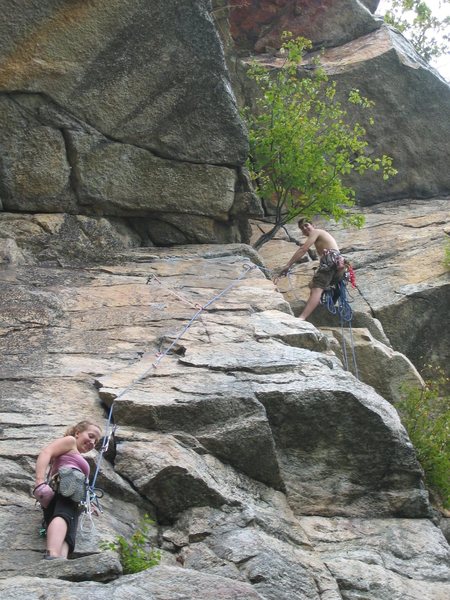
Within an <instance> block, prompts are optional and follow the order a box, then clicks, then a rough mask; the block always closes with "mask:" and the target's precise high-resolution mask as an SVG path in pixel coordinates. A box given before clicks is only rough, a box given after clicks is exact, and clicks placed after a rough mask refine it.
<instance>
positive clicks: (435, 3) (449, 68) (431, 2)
mask: <svg viewBox="0 0 450 600" xmlns="http://www.w3.org/2000/svg"><path fill="white" fill-rule="evenodd" d="M424 1H425V2H426V3H427V4H428V6H429V8H431V10H432V11H433V13H435V14H436V15H437V16H439V18H444V17H448V16H450V0H424ZM389 4H390V3H389V0H381V2H380V4H379V5H378V9H377V13H378V14H383V13H384V12H386V9H387V8H388V7H389ZM430 64H431V65H432V66H433V67H434V68H435V69H436V70H437V71H439V73H440V74H441V75H442V76H443V77H444V78H445V79H446V80H447V81H449V82H450V54H446V55H442V56H440V57H439V58H437V59H433V60H432V61H431V63H430Z"/></svg>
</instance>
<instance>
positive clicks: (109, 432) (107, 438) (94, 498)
mask: <svg viewBox="0 0 450 600" xmlns="http://www.w3.org/2000/svg"><path fill="white" fill-rule="evenodd" d="M242 268H243V271H242V273H241V274H240V275H239V276H238V277H237V278H236V279H234V280H233V281H232V282H231V283H230V284H229V285H228V286H227V287H226V288H224V289H223V290H222V291H221V292H219V293H218V294H216V295H215V296H213V297H212V298H211V299H210V300H208V302H206V304H204V305H200V304H194V303H193V302H191V301H190V300H188V299H187V298H184V297H183V296H182V295H181V294H179V293H178V292H175V291H174V290H172V289H171V288H169V287H168V286H166V285H165V284H163V283H162V281H161V280H160V279H159V278H158V277H156V276H155V275H153V274H152V275H149V277H148V278H147V282H146V283H147V285H148V284H149V283H152V282H156V283H158V284H159V285H160V286H162V287H164V288H165V289H166V290H167V291H169V292H170V293H171V294H173V295H174V296H176V297H177V298H178V299H180V300H181V301H183V302H185V303H187V304H189V305H190V306H192V307H194V308H196V312H195V314H194V315H193V316H192V317H191V319H189V321H188V323H187V324H186V325H185V326H184V327H183V328H182V330H181V331H180V332H179V333H178V335H177V336H176V337H175V339H174V340H173V341H172V342H171V343H170V345H169V346H168V347H167V348H166V350H165V351H164V352H159V353H158V355H157V359H156V360H155V361H154V362H153V363H152V364H151V365H150V367H149V368H148V369H146V370H145V371H144V372H143V373H141V374H140V375H139V376H138V377H136V378H135V379H133V380H132V381H131V382H130V384H129V385H127V386H126V387H125V388H123V389H122V390H121V391H120V393H119V394H118V395H117V396H116V397H115V398H114V400H113V401H112V403H111V406H110V408H109V413H108V418H107V422H106V427H105V435H104V436H103V442H102V447H101V448H100V450H99V455H98V459H97V463H96V468H95V472H94V476H93V478H92V482H91V484H90V485H89V486H88V487H87V490H86V497H85V499H84V500H83V501H82V502H81V503H80V508H81V509H82V511H83V514H82V515H81V517H80V530H81V532H84V533H90V532H92V531H93V530H95V525H94V522H93V519H92V514H93V513H95V512H97V511H98V512H101V513H102V512H103V510H102V508H101V505H100V502H99V499H100V498H102V497H103V490H101V489H100V488H97V487H96V482H97V477H98V474H99V471H100V466H101V464H102V461H103V457H104V454H105V453H106V452H107V451H108V448H109V444H110V442H111V438H112V437H113V436H114V433H115V431H116V429H117V425H116V424H113V423H112V421H113V413H114V404H115V402H116V401H117V400H119V398H121V397H122V396H124V395H125V394H126V393H127V392H128V391H129V390H130V389H131V388H132V387H134V386H135V385H136V384H138V383H139V382H140V381H142V380H143V379H145V378H146V377H148V375H149V374H150V373H151V371H152V370H153V369H155V368H157V367H158V365H159V363H160V362H161V361H162V360H163V358H164V357H166V356H167V355H168V354H169V352H170V351H171V350H172V349H173V348H174V346H175V345H176V344H177V342H178V341H179V340H180V339H181V338H182V337H183V335H184V334H185V333H186V332H187V331H188V329H189V328H190V327H191V326H192V325H193V323H194V322H195V321H196V320H197V319H198V318H199V316H200V315H201V314H202V313H203V312H204V311H205V310H207V309H208V308H209V307H210V306H211V304H213V302H216V301H217V300H218V299H219V298H221V297H222V296H224V295H225V294H226V293H227V292H228V291H229V290H230V289H231V288H233V287H234V286H235V285H236V284H237V283H238V282H239V281H241V280H242V279H243V278H244V277H245V276H246V275H247V274H248V273H249V272H250V271H252V270H254V269H257V268H259V269H263V268H262V267H259V266H258V265H255V264H252V263H244V264H243V267H242ZM263 270H267V269H263ZM86 521H88V524H87V523H86Z"/></svg>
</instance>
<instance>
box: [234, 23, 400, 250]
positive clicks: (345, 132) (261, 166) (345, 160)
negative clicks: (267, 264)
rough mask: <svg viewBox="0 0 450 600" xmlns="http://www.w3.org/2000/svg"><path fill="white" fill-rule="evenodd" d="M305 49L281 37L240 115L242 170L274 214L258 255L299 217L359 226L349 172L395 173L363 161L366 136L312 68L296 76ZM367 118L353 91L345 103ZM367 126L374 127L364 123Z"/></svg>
mask: <svg viewBox="0 0 450 600" xmlns="http://www.w3.org/2000/svg"><path fill="white" fill-rule="evenodd" d="M310 48H311V42H310V41H309V40H306V39H304V38H297V39H292V38H291V35H290V34H289V33H285V34H284V43H283V45H282V49H281V52H282V55H283V56H284V59H283V62H282V64H281V65H280V66H279V68H276V69H268V68H265V67H263V66H261V65H260V64H258V63H256V62H254V63H253V64H252V65H251V66H250V68H249V70H248V75H249V77H250V78H251V79H252V80H253V81H254V82H255V83H256V86H257V88H258V93H257V97H256V100H255V104H256V105H255V107H254V108H253V109H252V110H250V109H249V108H247V109H246V110H245V111H244V118H245V120H246V122H247V126H248V130H249V141H250V155H249V160H248V168H249V171H250V175H251V177H252V180H253V182H254V185H255V188H256V190H257V192H258V194H259V195H260V197H261V198H263V199H264V200H266V201H268V202H270V203H271V204H272V205H273V206H274V207H275V224H274V226H273V228H272V229H271V230H270V231H269V232H267V233H265V234H263V235H262V236H261V237H260V238H259V239H258V240H257V242H256V243H255V247H256V248H260V247H261V246H262V245H263V244H264V243H265V242H266V241H268V240H270V239H271V238H272V237H273V236H274V235H275V233H276V232H277V231H278V230H279V229H280V228H281V227H283V226H284V225H285V224H286V223H288V222H289V221H290V220H292V219H293V218H295V217H296V216H298V215H299V214H302V215H305V216H306V217H312V216H313V215H317V214H321V215H325V216H327V217H329V218H333V219H335V220H336V221H344V222H345V223H348V224H355V225H362V222H363V219H362V216H361V215H357V214H352V213H351V212H350V210H351V208H352V207H353V206H354V204H355V193H354V190H353V189H351V188H350V187H347V186H346V185H344V183H343V180H342V177H343V176H345V175H347V174H348V173H350V172H351V171H355V172H357V173H359V174H360V175H362V174H363V173H365V172H366V171H368V170H371V171H379V172H380V173H381V175H382V177H383V179H388V178H389V177H390V176H391V175H394V174H395V173H396V172H397V171H396V170H395V169H394V168H393V167H392V159H391V157H389V156H387V155H385V154H383V155H382V156H379V157H375V156H369V154H368V152H367V150H368V142H367V140H366V137H365V136H366V130H365V128H364V127H363V126H362V125H360V124H359V123H352V122H351V120H350V118H349V117H348V115H347V111H346V109H345V108H344V107H343V105H342V103H341V102H339V101H338V99H337V96H336V83H335V82H331V81H330V80H329V78H328V76H327V75H326V73H325V71H324V69H323V68H322V67H321V66H320V64H319V62H318V61H316V62H315V63H314V64H313V65H312V67H311V68H309V69H308V70H305V69H303V71H302V74H300V75H299V64H300V63H301V61H302V58H303V54H304V52H305V51H307V50H309V49H310ZM347 100H348V102H349V103H350V104H352V105H356V106H359V107H361V109H363V110H366V111H370V109H371V107H372V106H373V102H372V101H370V100H368V99H367V98H365V97H363V96H362V95H361V94H360V93H359V91H358V90H355V89H354V90H351V91H350V93H349V94H348V98H347ZM368 124H369V126H370V125H372V124H373V119H372V118H369V119H368Z"/></svg>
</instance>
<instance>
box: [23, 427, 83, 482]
mask: <svg viewBox="0 0 450 600" xmlns="http://www.w3.org/2000/svg"><path fill="white" fill-rule="evenodd" d="M74 450H75V451H76V450H77V445H76V442H75V438H74V437H73V436H71V435H67V436H66V437H63V438H59V439H57V440H55V441H54V442H52V443H51V444H49V445H48V446H46V447H45V448H44V449H43V450H41V452H40V453H39V456H38V457H37V460H36V480H35V483H34V485H35V486H37V485H40V484H41V483H44V482H45V475H46V472H47V468H48V466H49V464H50V462H51V461H52V460H53V459H54V458H56V457H57V456H61V454H66V453H67V452H73V451H74Z"/></svg>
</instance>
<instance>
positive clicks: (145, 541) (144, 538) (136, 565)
mask: <svg viewBox="0 0 450 600" xmlns="http://www.w3.org/2000/svg"><path fill="white" fill-rule="evenodd" d="M153 523H154V521H152V519H150V517H149V516H148V515H144V518H143V519H142V521H141V522H140V524H139V527H138V529H136V531H135V532H134V533H133V535H132V536H131V537H130V539H129V540H127V539H126V538H124V537H123V535H119V536H118V537H117V539H116V540H114V541H113V542H101V543H100V548H101V549H102V550H113V551H115V552H118V554H119V559H120V562H121V564H122V568H123V573H124V575H129V574H131V573H139V571H144V570H145V569H149V568H150V567H155V566H156V565H158V564H159V562H160V560H161V552H160V551H159V550H156V549H153V548H151V547H149V544H150V541H149V537H150V529H151V525H153Z"/></svg>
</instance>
